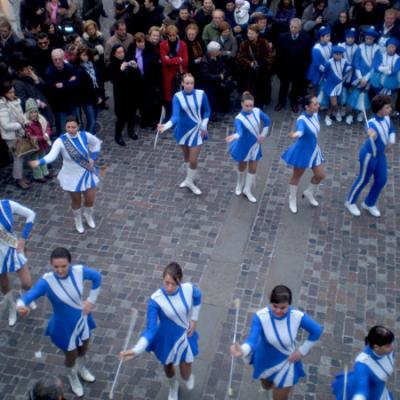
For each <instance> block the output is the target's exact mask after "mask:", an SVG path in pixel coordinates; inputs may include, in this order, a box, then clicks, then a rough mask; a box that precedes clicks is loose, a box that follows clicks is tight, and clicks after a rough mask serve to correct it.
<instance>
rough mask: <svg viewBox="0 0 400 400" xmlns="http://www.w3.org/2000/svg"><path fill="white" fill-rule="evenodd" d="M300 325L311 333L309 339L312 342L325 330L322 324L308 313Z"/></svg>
mask: <svg viewBox="0 0 400 400" xmlns="http://www.w3.org/2000/svg"><path fill="white" fill-rule="evenodd" d="M300 327H301V328H303V329H304V330H306V331H307V332H308V333H309V335H308V338H307V340H310V341H311V342H315V341H317V340H318V339H319V338H320V337H321V335H322V332H323V329H322V326H321V325H320V324H319V323H318V322H316V321H314V320H313V319H312V318H310V317H309V316H308V315H307V314H304V315H303V318H302V319H301V322H300Z"/></svg>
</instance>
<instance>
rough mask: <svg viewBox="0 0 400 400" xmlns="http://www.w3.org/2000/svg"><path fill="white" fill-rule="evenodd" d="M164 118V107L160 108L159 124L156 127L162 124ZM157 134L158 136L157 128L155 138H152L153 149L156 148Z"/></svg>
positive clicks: (158, 130)
mask: <svg viewBox="0 0 400 400" xmlns="http://www.w3.org/2000/svg"><path fill="white" fill-rule="evenodd" d="M164 118H165V107H164V106H162V107H161V115H160V122H159V123H158V125H160V124H161V123H162V122H163V120H164ZM159 134H160V129H159V128H157V132H156V137H155V138H154V146H153V148H154V149H155V148H156V147H157V142H158V136H159Z"/></svg>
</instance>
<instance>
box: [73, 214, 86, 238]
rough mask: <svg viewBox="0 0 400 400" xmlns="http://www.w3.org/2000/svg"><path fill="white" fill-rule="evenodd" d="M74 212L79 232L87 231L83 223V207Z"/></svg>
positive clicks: (76, 227)
mask: <svg viewBox="0 0 400 400" xmlns="http://www.w3.org/2000/svg"><path fill="white" fill-rule="evenodd" d="M72 213H73V214H74V221H75V229H76V230H77V231H78V233H83V232H85V228H84V227H83V223H82V209H81V208H78V209H77V210H72Z"/></svg>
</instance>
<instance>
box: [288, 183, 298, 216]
mask: <svg viewBox="0 0 400 400" xmlns="http://www.w3.org/2000/svg"><path fill="white" fill-rule="evenodd" d="M289 210H290V211H291V212H292V213H293V214H296V213H297V186H296V185H289Z"/></svg>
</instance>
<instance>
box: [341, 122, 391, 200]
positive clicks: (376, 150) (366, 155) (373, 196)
mask: <svg viewBox="0 0 400 400" xmlns="http://www.w3.org/2000/svg"><path fill="white" fill-rule="evenodd" d="M368 127H369V128H372V129H373V130H374V131H375V132H376V137H375V138H374V139H373V138H371V137H369V138H368V139H367V140H366V141H365V142H364V144H363V146H362V147H361V149H360V153H359V160H360V174H359V175H358V177H357V179H356V181H355V182H354V184H353V186H352V188H351V191H350V193H349V195H348V197H347V201H348V202H349V203H350V204H354V203H356V202H357V199H358V197H359V196H360V194H361V191H362V190H363V189H364V187H365V186H366V185H367V184H368V182H369V180H370V179H371V176H372V175H373V176H374V183H373V185H372V186H371V189H370V191H369V193H368V196H367V197H366V199H365V204H366V205H367V206H368V207H373V206H375V204H376V202H377V201H378V197H379V195H380V193H381V191H382V189H383V188H384V186H385V185H386V181H387V161H386V155H385V149H386V146H387V145H388V144H394V143H395V142H396V135H395V130H394V127H393V125H392V124H391V122H390V118H389V117H384V118H383V117H378V116H375V117H374V118H371V119H370V120H369V121H368Z"/></svg>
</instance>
